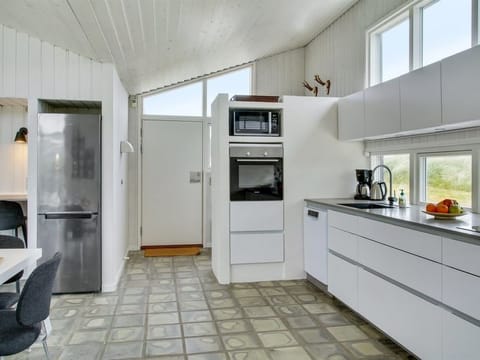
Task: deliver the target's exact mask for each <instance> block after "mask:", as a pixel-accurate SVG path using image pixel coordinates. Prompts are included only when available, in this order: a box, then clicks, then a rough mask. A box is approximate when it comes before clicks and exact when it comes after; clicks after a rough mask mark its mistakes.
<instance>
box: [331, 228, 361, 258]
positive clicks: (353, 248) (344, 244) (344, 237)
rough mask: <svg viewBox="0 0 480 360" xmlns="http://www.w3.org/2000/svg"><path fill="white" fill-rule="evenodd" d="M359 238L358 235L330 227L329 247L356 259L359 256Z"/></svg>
mask: <svg viewBox="0 0 480 360" xmlns="http://www.w3.org/2000/svg"><path fill="white" fill-rule="evenodd" d="M358 239H359V237H358V236H357V235H354V234H351V233H349V232H345V231H343V230H339V229H337V228H334V227H331V226H329V227H328V249H329V250H333V251H335V252H337V253H339V254H341V255H343V256H345V257H348V258H350V259H352V260H355V261H357V258H358Z"/></svg>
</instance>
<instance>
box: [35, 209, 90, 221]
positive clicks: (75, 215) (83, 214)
mask: <svg viewBox="0 0 480 360" xmlns="http://www.w3.org/2000/svg"><path fill="white" fill-rule="evenodd" d="M42 215H44V216H45V219H46V220H58V219H91V218H93V217H94V216H96V215H98V213H95V212H90V211H69V212H51V213H45V214H42Z"/></svg>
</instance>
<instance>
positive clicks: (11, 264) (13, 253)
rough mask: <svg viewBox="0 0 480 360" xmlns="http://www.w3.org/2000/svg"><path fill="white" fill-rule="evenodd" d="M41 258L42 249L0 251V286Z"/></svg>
mask: <svg viewBox="0 0 480 360" xmlns="http://www.w3.org/2000/svg"><path fill="white" fill-rule="evenodd" d="M41 256H42V249H0V284H3V283H4V282H5V281H7V280H8V279H10V278H11V277H12V276H13V275H15V274H16V273H18V272H20V271H22V270H24V269H25V268H27V267H28V266H29V265H35V261H36V260H38V259H40V257H41Z"/></svg>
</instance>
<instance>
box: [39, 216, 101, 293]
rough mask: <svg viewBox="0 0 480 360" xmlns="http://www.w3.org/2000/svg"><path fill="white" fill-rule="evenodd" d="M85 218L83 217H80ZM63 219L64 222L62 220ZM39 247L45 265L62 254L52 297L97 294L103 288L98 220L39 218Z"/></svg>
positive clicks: (88, 218)
mask: <svg viewBox="0 0 480 360" xmlns="http://www.w3.org/2000/svg"><path fill="white" fill-rule="evenodd" d="M81 216H85V215H81ZM65 217H66V218H65ZM37 221H38V222H37V224H38V225H37V226H38V246H39V247H41V248H42V255H43V256H42V258H41V259H40V262H44V261H46V260H47V259H49V258H51V257H52V256H53V254H54V253H55V252H57V251H60V252H61V253H62V254H63V258H62V261H61V263H60V267H59V269H58V272H57V276H56V278H55V284H54V287H53V292H54V293H78V292H99V291H101V288H102V276H101V274H102V261H101V256H102V251H101V241H100V218H99V216H98V215H97V214H93V213H90V214H89V215H88V216H87V217H86V218H85V217H75V216H73V217H68V215H67V216H63V217H62V215H61V214H59V213H57V214H53V217H52V214H39V215H38V218H37Z"/></svg>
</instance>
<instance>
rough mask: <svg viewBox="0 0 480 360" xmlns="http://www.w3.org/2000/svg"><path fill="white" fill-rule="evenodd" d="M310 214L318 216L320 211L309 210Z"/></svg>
mask: <svg viewBox="0 0 480 360" xmlns="http://www.w3.org/2000/svg"><path fill="white" fill-rule="evenodd" d="M308 216H311V217H314V218H318V211H313V210H308Z"/></svg>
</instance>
